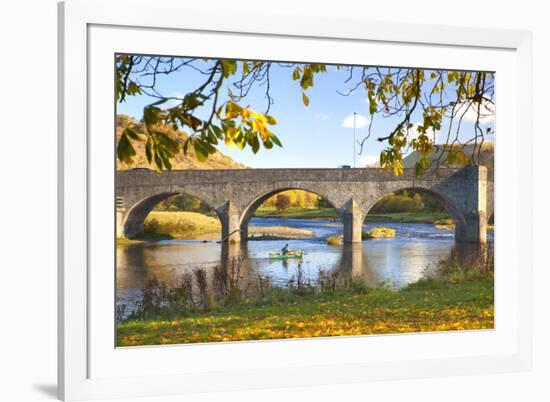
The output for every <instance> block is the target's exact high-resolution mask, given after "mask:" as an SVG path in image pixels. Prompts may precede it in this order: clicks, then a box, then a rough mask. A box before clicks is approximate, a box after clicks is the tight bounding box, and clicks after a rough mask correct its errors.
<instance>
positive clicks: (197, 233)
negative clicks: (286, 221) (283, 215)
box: [117, 211, 314, 245]
mask: <svg viewBox="0 0 550 402" xmlns="http://www.w3.org/2000/svg"><path fill="white" fill-rule="evenodd" d="M220 234H221V223H220V221H219V219H218V218H217V217H213V216H208V215H204V214H201V213H197V212H185V211H152V212H151V213H150V214H149V215H148V216H147V218H146V220H145V224H144V233H143V234H142V235H141V236H139V238H137V239H134V240H129V239H126V238H123V237H121V238H118V239H117V244H119V245H123V244H132V243H138V242H143V241H157V240H164V239H184V240H191V239H201V240H202V239H204V240H206V239H217V238H219V237H220ZM248 234H249V236H250V237H251V239H252V240H260V239H263V240H266V239H267V240H269V239H302V238H308V237H313V235H314V232H313V231H312V230H307V229H298V228H291V227H286V226H266V227H257V226H256V227H255V226H250V227H249V229H248Z"/></svg>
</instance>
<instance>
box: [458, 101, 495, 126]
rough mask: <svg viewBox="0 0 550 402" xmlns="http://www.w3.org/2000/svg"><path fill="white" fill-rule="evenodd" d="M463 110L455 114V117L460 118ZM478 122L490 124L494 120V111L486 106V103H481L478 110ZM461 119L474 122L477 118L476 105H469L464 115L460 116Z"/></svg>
mask: <svg viewBox="0 0 550 402" xmlns="http://www.w3.org/2000/svg"><path fill="white" fill-rule="evenodd" d="M463 112H464V109H462V110H461V111H459V112H458V113H457V115H456V117H457V118H460V116H461V115H462V113H463ZM479 114H480V116H479V122H480V123H481V124H491V123H493V122H494V121H495V111H494V110H492V109H490V108H489V107H487V106H486V105H482V106H481V108H480V110H479ZM462 120H463V121H469V122H471V123H475V122H476V120H477V106H470V108H469V109H468V111H467V112H466V114H465V115H464V117H463V118H462Z"/></svg>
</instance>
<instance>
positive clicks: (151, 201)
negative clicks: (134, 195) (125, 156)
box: [120, 191, 223, 239]
mask: <svg viewBox="0 0 550 402" xmlns="http://www.w3.org/2000/svg"><path fill="white" fill-rule="evenodd" d="M180 194H186V195H189V196H191V197H194V198H197V199H198V200H200V201H201V202H203V203H205V204H206V205H207V206H208V207H209V208H210V209H211V210H213V211H215V212H216V215H217V217H218V218H219V219H220V221H221V222H222V225H223V220H222V219H221V216H220V213H219V211H218V210H216V209H215V208H214V207H213V206H212V205H210V203H209V202H208V201H206V200H204V199H203V198H202V197H200V196H199V195H197V194H193V193H190V192H188V191H183V192H182V191H177V192H174V191H166V192H161V193H157V194H153V195H149V196H146V197H144V198H141V199H140V200H138V201H137V202H135V203H134V204H133V205H130V206H129V208H128V209H127V210H126V211H125V213H124V216H123V218H122V222H121V228H120V230H121V231H122V234H123V235H124V237H127V238H129V239H131V238H134V237H136V236H138V235H139V234H142V233H143V231H144V223H145V219H146V218H147V216H148V215H149V213H150V212H151V211H152V210H153V209H154V208H155V206H157V205H158V204H159V203H160V202H162V201H164V200H166V199H168V198H170V197H173V196H176V195H180Z"/></svg>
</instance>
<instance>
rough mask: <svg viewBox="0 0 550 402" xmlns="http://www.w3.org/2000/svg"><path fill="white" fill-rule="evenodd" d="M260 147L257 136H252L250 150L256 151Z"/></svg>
mask: <svg viewBox="0 0 550 402" xmlns="http://www.w3.org/2000/svg"><path fill="white" fill-rule="evenodd" d="M259 149H260V141H259V140H258V136H256V135H255V136H254V137H252V152H254V153H257V152H258V150H259Z"/></svg>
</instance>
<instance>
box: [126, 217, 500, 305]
mask: <svg viewBox="0 0 550 402" xmlns="http://www.w3.org/2000/svg"><path fill="white" fill-rule="evenodd" d="M266 224H268V225H269V224H271V223H269V222H268V223H266ZM303 224H307V225H309V226H315V225H316V226H317V227H320V228H321V230H322V231H323V235H326V234H327V233H328V234H330V233H334V231H335V230H338V229H339V228H338V227H337V226H335V225H332V226H329V225H325V224H324V223H323V222H322V221H316V222H313V223H312V222H307V223H306V222H304V223H303ZM384 225H385V226H386V224H384ZM387 226H390V227H391V226H393V227H395V228H396V229H397V231H398V232H397V233H398V236H397V237H396V238H395V239H386V240H371V241H364V242H362V243H360V244H352V245H344V246H342V247H332V246H328V245H326V243H325V241H324V239H323V238H319V237H316V238H313V239H300V240H284V241H283V240H281V241H277V240H273V241H250V242H243V243H241V244H227V245H222V244H219V243H217V242H215V241H212V242H202V241H182V240H169V241H162V242H157V243H142V244H129V245H120V246H118V247H117V300H119V303H123V304H127V305H130V306H131V305H133V304H134V302H135V301H136V300H138V299H139V298H140V296H141V293H142V289H143V288H144V287H145V286H146V284H147V282H148V281H149V280H151V279H153V278H157V279H158V280H159V281H160V282H163V283H166V284H168V285H169V286H172V285H174V284H177V283H179V281H180V280H181V277H182V275H183V274H185V273H192V271H193V270H194V269H195V268H198V267H200V268H204V269H205V270H206V272H207V274H208V275H212V272H213V270H214V267H216V266H219V265H220V264H227V263H228V261H231V260H232V259H234V258H240V259H241V260H242V264H241V265H242V266H241V272H240V274H241V275H242V276H244V277H248V278H253V279H254V280H257V278H258V277H265V278H269V281H270V283H271V284H274V285H276V286H285V285H287V284H288V283H289V281H290V280H291V279H292V278H296V276H297V275H298V273H299V274H300V275H303V276H304V278H305V280H311V281H316V280H317V278H318V276H319V273H320V272H321V273H323V272H334V271H338V272H339V274H344V275H340V277H342V278H346V277H347V278H348V279H350V280H351V278H353V279H355V280H358V279H359V280H361V281H362V282H363V283H364V284H366V285H367V286H370V287H374V286H377V285H379V284H380V283H384V282H386V283H389V284H391V285H392V286H395V287H403V286H406V285H407V284H409V283H412V282H416V281H418V280H419V279H421V278H422V277H424V276H425V275H427V274H429V273H431V272H433V270H435V269H436V267H437V266H438V263H439V262H440V261H441V260H446V259H449V258H453V259H454V258H456V260H457V261H458V262H459V263H461V264H472V263H481V262H484V261H486V260H487V259H488V258H492V243H490V244H489V246H485V247H481V246H479V245H467V244H459V245H455V243H454V238H453V236H452V235H451V236H449V233H447V232H442V231H438V230H435V229H434V228H433V227H432V226H431V225H423V224H387ZM327 228H329V229H327ZM330 230H332V231H333V232H330ZM325 232H327V233H325ZM286 243H288V244H289V247H290V249H300V250H303V251H304V256H303V258H301V259H289V260H273V259H270V258H269V253H270V252H273V251H277V250H280V249H281V248H282V247H283V246H284V244H286Z"/></svg>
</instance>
